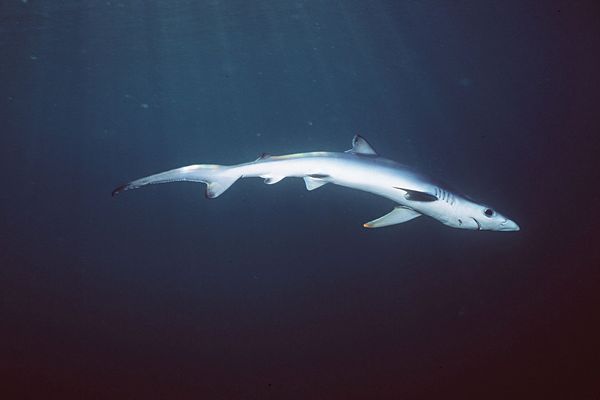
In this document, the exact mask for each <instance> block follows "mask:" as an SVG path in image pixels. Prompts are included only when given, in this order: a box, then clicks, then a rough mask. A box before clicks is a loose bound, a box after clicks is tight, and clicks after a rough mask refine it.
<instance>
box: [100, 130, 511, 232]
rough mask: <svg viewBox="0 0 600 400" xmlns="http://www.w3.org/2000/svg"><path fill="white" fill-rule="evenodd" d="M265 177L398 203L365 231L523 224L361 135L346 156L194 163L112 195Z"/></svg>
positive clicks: (211, 187) (215, 187) (221, 188)
mask: <svg viewBox="0 0 600 400" xmlns="http://www.w3.org/2000/svg"><path fill="white" fill-rule="evenodd" d="M251 177H254V178H262V179H264V182H265V183H266V184H268V185H273V184H275V183H277V182H280V181H281V180H282V179H284V178H288V177H296V178H302V179H304V183H305V185H306V189H308V190H315V189H318V188H320V187H322V186H324V185H327V184H334V185H340V186H344V187H348V188H352V189H357V190H362V191H365V192H369V193H373V194H375V195H378V196H382V197H385V198H387V199H389V200H391V201H393V202H394V203H395V207H394V208H393V209H392V211H390V212H388V213H387V214H385V215H383V216H382V217H379V218H376V219H374V220H372V221H369V222H367V223H365V224H363V226H364V227H365V228H381V227H386V226H391V225H397V224H402V223H405V222H408V221H411V220H413V219H415V218H417V217H420V216H421V215H425V216H427V217H430V218H433V219H435V220H437V221H439V222H441V223H442V224H444V225H446V226H449V227H452V228H459V229H469V230H477V231H518V230H519V229H520V227H519V225H517V223H516V222H515V221H513V220H511V219H509V218H508V217H506V216H505V215H503V214H501V213H500V212H498V211H496V210H495V209H493V208H492V207H490V206H488V205H485V204H481V203H478V202H475V201H473V200H472V199H470V198H468V197H467V196H465V195H461V194H459V193H456V192H454V191H452V190H450V189H449V188H448V187H447V186H446V185H444V184H441V183H440V182H438V181H436V180H434V179H432V178H429V177H428V176H426V175H424V174H421V173H420V172H417V171H416V170H414V169H412V168H410V167H407V166H405V165H402V164H400V163H398V162H396V161H392V160H390V159H386V158H383V157H381V156H379V154H378V153H377V152H376V151H375V149H374V148H373V146H371V145H370V144H369V142H367V140H366V139H365V138H363V137H362V136H360V135H355V136H354V138H353V139H352V148H351V149H350V150H347V151H345V152H327V151H316V152H309V153H297V154H287V155H281V156H276V155H271V154H267V153H263V154H262V155H261V156H260V157H258V159H256V160H255V161H252V162H247V163H243V164H237V165H216V164H195V165H188V166H185V167H180V168H176V169H172V170H169V171H165V172H161V173H157V174H154V175H150V176H147V177H144V178H140V179H137V180H134V181H132V182H129V183H126V184H124V185H121V186H119V187H117V188H116V189H114V190H113V192H112V195H113V196H116V195H117V194H119V193H121V192H124V191H126V190H131V189H137V188H140V187H143V186H147V185H153V184H161V183H169V182H179V181H188V182H200V183H204V184H205V185H206V191H205V195H206V197H207V198H209V199H214V198H216V197H218V196H220V195H221V194H223V192H225V191H226V190H227V189H228V188H229V187H230V186H231V185H233V184H234V183H235V182H236V181H237V180H239V179H241V178H251Z"/></svg>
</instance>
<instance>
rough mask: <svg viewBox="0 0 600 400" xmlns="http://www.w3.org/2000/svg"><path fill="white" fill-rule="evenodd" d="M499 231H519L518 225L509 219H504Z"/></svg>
mask: <svg viewBox="0 0 600 400" xmlns="http://www.w3.org/2000/svg"><path fill="white" fill-rule="evenodd" d="M499 230H500V231H518V230H521V228H520V227H519V225H517V223H516V222H515V221H511V220H510V219H506V220H505V221H504V222H502V223H501V224H500V229H499Z"/></svg>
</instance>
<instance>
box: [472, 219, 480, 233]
mask: <svg viewBox="0 0 600 400" xmlns="http://www.w3.org/2000/svg"><path fill="white" fill-rule="evenodd" d="M471 219H472V220H473V221H475V223H476V224H477V230H478V231H480V230H481V224H480V223H479V221H477V220H476V219H475V218H473V217H471Z"/></svg>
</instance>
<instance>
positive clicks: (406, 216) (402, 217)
mask: <svg viewBox="0 0 600 400" xmlns="http://www.w3.org/2000/svg"><path fill="white" fill-rule="evenodd" d="M420 215H421V214H419V213H418V212H416V211H415V210H413V209H410V208H406V207H402V206H398V207H396V208H394V209H393V210H392V211H391V212H389V213H388V214H385V215H384V216H383V217H380V218H377V219H374V220H373V221H370V222H367V223H366V224H364V225H363V226H364V227H365V228H381V227H384V226H389V225H396V224H401V223H403V222H406V221H410V220H411V219H415V218H417V217H418V216H420Z"/></svg>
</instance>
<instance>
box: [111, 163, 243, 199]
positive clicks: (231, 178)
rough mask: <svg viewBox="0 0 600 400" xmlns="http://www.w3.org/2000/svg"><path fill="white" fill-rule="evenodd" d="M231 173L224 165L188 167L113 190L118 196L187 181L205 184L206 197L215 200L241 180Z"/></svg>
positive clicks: (162, 173)
mask: <svg viewBox="0 0 600 400" xmlns="http://www.w3.org/2000/svg"><path fill="white" fill-rule="evenodd" d="M229 171H230V169H229V167H226V166H223V165H210V164H197V165H188V166H187V167H181V168H177V169H172V170H170V171H166V172H161V173H158V174H155V175H150V176H147V177H144V178H140V179H137V180H135V181H133V182H129V183H126V184H124V185H121V186H119V187H117V188H116V189H115V190H113V191H112V195H113V196H116V195H118V194H119V193H121V192H124V191H126V190H131V189H137V188H139V187H142V186H146V185H156V184H159V183H169V182H180V181H186V182H202V183H205V184H206V197H207V198H209V199H213V198H215V197H218V196H219V195H221V193H223V192H224V191H226V190H227V189H229V187H230V186H231V185H233V184H234V183H235V181H237V180H238V179H239V178H240V176H239V175H232V174H231V173H230V172H229Z"/></svg>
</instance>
